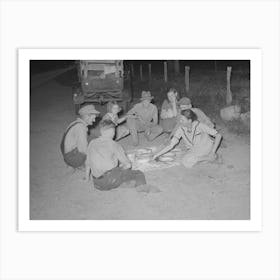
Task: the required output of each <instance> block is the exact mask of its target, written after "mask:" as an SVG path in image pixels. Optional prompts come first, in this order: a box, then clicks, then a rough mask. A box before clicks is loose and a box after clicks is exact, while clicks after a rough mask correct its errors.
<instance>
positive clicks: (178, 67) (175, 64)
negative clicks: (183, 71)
mask: <svg viewBox="0 0 280 280" xmlns="http://www.w3.org/2000/svg"><path fill="white" fill-rule="evenodd" d="M174 70H175V74H177V75H179V74H180V62H179V60H174Z"/></svg>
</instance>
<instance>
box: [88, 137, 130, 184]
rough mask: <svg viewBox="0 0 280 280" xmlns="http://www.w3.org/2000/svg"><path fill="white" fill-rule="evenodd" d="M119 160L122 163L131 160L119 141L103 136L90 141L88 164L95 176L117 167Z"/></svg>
mask: <svg viewBox="0 0 280 280" xmlns="http://www.w3.org/2000/svg"><path fill="white" fill-rule="evenodd" d="M119 161H120V162H121V163H127V162H129V160H128V159H127V157H126V155H125V153H124V150H123V148H122V147H121V145H120V144H119V143H117V142H115V141H114V140H112V139H110V138H105V137H102V136H101V137H98V138H97V139H93V140H92V141H91V142H90V143H89V145H88V149H87V161H86V165H87V166H89V167H90V169H91V172H92V175H93V176H94V177H96V178H98V177H100V176H102V175H103V174H104V173H105V172H107V171H109V170H111V169H113V168H115V167H117V166H118V163H119Z"/></svg>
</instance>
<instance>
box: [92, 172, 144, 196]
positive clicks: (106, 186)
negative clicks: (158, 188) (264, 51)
mask: <svg viewBox="0 0 280 280" xmlns="http://www.w3.org/2000/svg"><path fill="white" fill-rule="evenodd" d="M133 180H134V181H135V187H137V186H141V185H145V184H146V179H145V175H144V173H143V172H141V171H140V170H131V169H123V168H120V167H115V168H113V169H112V170H110V171H108V172H106V173H105V174H104V175H102V176H101V177H99V178H93V182H94V186H95V188H97V189H98V190H101V191H108V190H111V189H115V188H117V187H119V186H120V185H121V184H122V183H124V182H129V181H133Z"/></svg>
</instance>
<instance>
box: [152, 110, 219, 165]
mask: <svg viewBox="0 0 280 280" xmlns="http://www.w3.org/2000/svg"><path fill="white" fill-rule="evenodd" d="M210 136H212V137H213V138H214V141H213V140H212V138H211V137H210ZM181 138H183V140H184V143H185V145H186V147H187V149H188V151H187V153H186V155H185V156H184V157H183V159H182V164H183V165H184V166H185V167H186V168H190V167H192V166H194V165H195V164H197V163H198V162H202V161H210V162H211V161H214V160H215V159H216V158H217V155H216V152H217V149H218V147H219V145H220V142H221V139H222V136H221V135H220V134H219V133H218V132H217V131H216V130H215V129H214V128H211V127H209V126H207V125H206V124H204V123H201V122H199V121H198V120H197V116H196V114H195V113H194V112H193V111H192V110H190V109H188V110H185V111H183V112H182V117H181V120H180V125H179V127H178V128H177V130H176V132H175V133H174V136H173V137H172V139H171V141H170V143H169V144H168V145H167V146H166V147H164V148H163V149H162V150H161V151H159V152H158V153H157V154H156V155H154V157H153V159H157V158H158V157H159V156H161V155H163V154H165V153H167V152H168V151H170V150H171V149H173V148H174V147H175V146H176V145H177V144H178V143H179V141H180V139H181Z"/></svg>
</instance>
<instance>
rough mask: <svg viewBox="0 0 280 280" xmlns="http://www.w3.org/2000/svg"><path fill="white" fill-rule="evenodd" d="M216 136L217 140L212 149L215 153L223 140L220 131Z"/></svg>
mask: <svg viewBox="0 0 280 280" xmlns="http://www.w3.org/2000/svg"><path fill="white" fill-rule="evenodd" d="M214 137H215V141H214V145H213V148H212V151H211V153H212V154H215V153H216V152H217V149H218V147H219V145H220V143H221V140H222V135H221V134H220V133H217V134H216V135H215V136H214Z"/></svg>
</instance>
